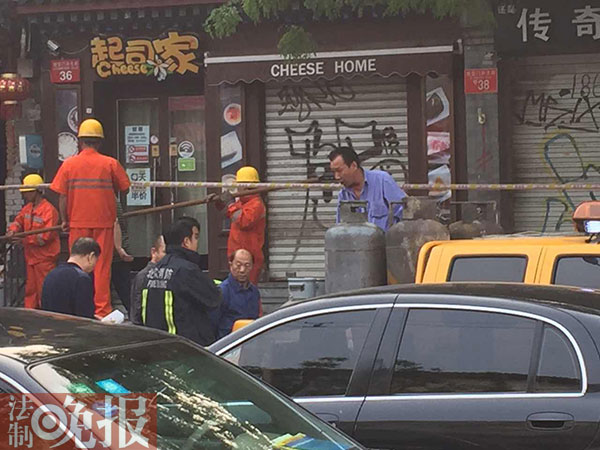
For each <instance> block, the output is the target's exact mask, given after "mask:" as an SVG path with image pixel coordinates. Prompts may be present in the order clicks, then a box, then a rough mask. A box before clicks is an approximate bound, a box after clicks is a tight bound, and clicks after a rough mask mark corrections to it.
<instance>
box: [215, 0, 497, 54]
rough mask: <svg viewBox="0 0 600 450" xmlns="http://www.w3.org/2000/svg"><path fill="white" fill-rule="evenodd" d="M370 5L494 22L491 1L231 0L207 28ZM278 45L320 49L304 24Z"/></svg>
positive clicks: (219, 31)
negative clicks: (297, 11) (247, 20)
mask: <svg viewBox="0 0 600 450" xmlns="http://www.w3.org/2000/svg"><path fill="white" fill-rule="evenodd" d="M367 8H380V9H382V10H383V11H384V15H385V16H388V17H394V16H400V15H406V14H409V13H417V14H425V13H431V14H432V15H433V16H434V17H435V18H437V19H443V18H445V17H458V18H460V19H461V20H463V22H464V24H465V25H467V26H491V25H493V24H494V16H493V13H492V8H491V6H490V0H229V2H228V3H226V4H224V5H223V6H220V7H218V8H216V9H214V10H212V12H211V13H210V15H209V16H208V18H207V19H206V22H205V23H204V29H205V30H206V31H207V32H208V33H209V34H210V35H211V36H212V37H213V38H224V37H228V36H231V35H233V34H234V33H235V32H236V31H237V27H238V26H239V24H240V23H241V22H242V14H245V15H246V16H247V17H248V18H250V20H251V21H252V22H254V23H255V24H258V23H260V22H263V21H265V20H274V19H277V18H279V17H280V15H281V14H283V13H286V12H291V11H294V10H298V9H304V10H306V11H310V12H312V14H313V18H314V19H315V20H318V19H328V20H338V19H341V18H342V17H343V16H344V15H345V14H346V13H352V14H354V15H356V16H358V17H362V15H363V13H364V11H365V10H366V9H367ZM277 47H278V49H279V52H280V53H281V54H282V55H284V56H285V57H287V58H292V59H299V58H306V57H308V56H310V55H311V54H313V53H314V52H315V51H316V43H315V41H314V39H313V38H312V36H311V35H310V33H308V32H307V31H306V30H305V29H304V28H302V26H300V25H292V26H288V27H287V28H286V30H285V32H284V33H283V35H282V36H281V39H280V41H279V44H278V46H277Z"/></svg>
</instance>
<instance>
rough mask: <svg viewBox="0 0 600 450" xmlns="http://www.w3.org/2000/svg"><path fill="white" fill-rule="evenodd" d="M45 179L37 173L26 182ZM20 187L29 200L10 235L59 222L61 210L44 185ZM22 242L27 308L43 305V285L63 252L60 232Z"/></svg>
mask: <svg viewBox="0 0 600 450" xmlns="http://www.w3.org/2000/svg"><path fill="white" fill-rule="evenodd" d="M43 182H44V180H43V179H42V177H41V176H39V175H38V174H36V173H32V174H30V175H27V176H25V178H23V184H29V185H32V186H39V185H40V184H42V183H43ZM19 190H20V191H21V194H22V195H23V198H24V199H25V206H24V207H23V209H21V211H20V212H19V214H18V215H17V217H16V218H15V221H14V222H13V223H11V224H10V226H9V227H8V232H7V233H6V235H7V236H13V235H14V234H15V233H20V232H23V231H31V230H40V229H42V228H50V227H55V226H57V225H58V211H57V210H56V208H55V207H54V206H52V204H51V203H50V202H49V201H48V200H46V199H45V198H44V196H43V194H42V190H41V189H40V188H35V187H31V188H21V189H19ZM22 243H23V248H24V251H25V264H26V265H27V280H26V281H25V308H40V306H41V298H42V285H43V283H44V278H46V275H48V273H49V272H50V271H51V270H52V269H54V268H55V267H56V260H57V258H58V254H59V253H60V238H59V236H58V232H57V231H47V232H45V233H40V234H32V235H30V236H26V237H24V238H23V240H22Z"/></svg>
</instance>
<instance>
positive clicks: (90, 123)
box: [77, 119, 104, 139]
mask: <svg viewBox="0 0 600 450" xmlns="http://www.w3.org/2000/svg"><path fill="white" fill-rule="evenodd" d="M77 137H80V138H98V139H104V129H103V128H102V124H101V123H100V122H98V121H97V120H96V119H86V120H84V121H83V122H81V125H79V133H78V134H77Z"/></svg>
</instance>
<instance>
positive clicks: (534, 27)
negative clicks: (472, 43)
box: [496, 0, 600, 53]
mask: <svg viewBox="0 0 600 450" xmlns="http://www.w3.org/2000/svg"><path fill="white" fill-rule="evenodd" d="M496 18H497V22H498V27H497V32H496V45H497V48H498V50H499V51H500V52H501V53H503V52H511V53H561V52H568V53H572V52H574V51H576V52H581V53H583V52H594V51H598V50H600V6H599V5H598V4H597V2H593V1H591V0H571V1H568V2H565V1H563V2H559V1H555V2H548V1H547V0H519V1H516V0H502V1H500V2H499V3H498V5H497V8H496Z"/></svg>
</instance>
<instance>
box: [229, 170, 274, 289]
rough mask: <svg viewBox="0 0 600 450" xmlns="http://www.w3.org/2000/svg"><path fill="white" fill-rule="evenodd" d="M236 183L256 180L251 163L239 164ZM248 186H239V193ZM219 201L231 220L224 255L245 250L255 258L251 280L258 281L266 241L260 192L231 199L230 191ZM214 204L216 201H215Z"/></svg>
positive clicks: (263, 205)
mask: <svg viewBox="0 0 600 450" xmlns="http://www.w3.org/2000/svg"><path fill="white" fill-rule="evenodd" d="M235 181H236V182H237V183H258V182H259V181H260V179H259V178H258V171H257V170H256V169H255V168H254V167H252V166H245V167H242V168H241V169H240V170H238V171H237V173H236V176H235ZM248 190H249V188H239V189H238V192H239V193H240V194H241V193H243V192H245V191H248ZM220 200H221V202H222V203H224V204H226V205H227V217H229V219H231V227H230V229H229V239H228V241H227V257H228V258H231V255H233V253H234V252H235V251H236V250H239V249H241V248H243V249H246V250H248V251H249V252H250V253H251V254H252V257H253V258H254V266H253V267H252V270H251V271H250V281H251V282H252V283H253V284H255V285H256V284H258V278H259V276H260V271H261V270H262V266H263V263H264V261H265V258H264V256H263V251H262V248H263V245H264V243H265V226H266V222H267V221H266V209H265V204H264V203H263V201H262V198H261V197H260V194H256V195H249V196H246V197H240V198H239V199H238V200H237V201H234V197H233V195H232V194H231V193H230V192H229V191H225V192H224V193H223V194H221V198H220ZM217 207H219V204H218V203H217Z"/></svg>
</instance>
